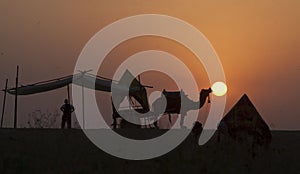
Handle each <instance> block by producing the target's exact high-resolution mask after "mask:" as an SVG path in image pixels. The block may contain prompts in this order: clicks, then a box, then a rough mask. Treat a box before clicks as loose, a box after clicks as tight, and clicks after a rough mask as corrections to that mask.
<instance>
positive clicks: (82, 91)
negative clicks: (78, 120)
mask: <svg viewBox="0 0 300 174" xmlns="http://www.w3.org/2000/svg"><path fill="white" fill-rule="evenodd" d="M81 95H82V127H83V129H84V128H85V126H84V124H85V123H84V87H83V84H82V86H81Z"/></svg>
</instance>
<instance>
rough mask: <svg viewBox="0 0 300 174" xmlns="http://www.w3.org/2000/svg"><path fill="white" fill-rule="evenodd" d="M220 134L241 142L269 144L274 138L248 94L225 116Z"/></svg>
mask: <svg viewBox="0 0 300 174" xmlns="http://www.w3.org/2000/svg"><path fill="white" fill-rule="evenodd" d="M218 130H219V132H221V133H222V134H226V135H229V136H230V137H232V138H235V139H239V140H241V141H244V142H245V141H248V140H249V139H251V141H252V142H254V143H258V144H261V145H262V144H269V143H270V142H271V139H272V136H271V132H270V129H269V127H268V125H267V124H266V123H265V121H264V120H263V118H262V117H261V115H260V114H259V113H258V111H257V110H256V108H255V107H254V105H253V104H252V102H251V101H250V99H249V98H248V96H247V95H246V94H244V95H243V96H242V98H241V99H240V100H239V101H238V102H237V103H236V104H235V105H234V106H233V108H232V109H231V110H230V111H229V112H228V113H227V114H226V115H225V116H224V118H223V119H222V120H221V122H220V124H219V126H218Z"/></svg>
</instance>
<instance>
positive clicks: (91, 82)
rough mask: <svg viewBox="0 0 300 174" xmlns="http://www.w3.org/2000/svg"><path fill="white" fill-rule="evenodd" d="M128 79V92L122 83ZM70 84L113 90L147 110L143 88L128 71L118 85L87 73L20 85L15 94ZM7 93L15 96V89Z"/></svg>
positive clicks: (28, 93)
mask: <svg viewBox="0 0 300 174" xmlns="http://www.w3.org/2000/svg"><path fill="white" fill-rule="evenodd" d="M128 77H130V78H131V79H133V80H132V81H131V84H130V85H128V86H129V90H128V87H126V85H125V84H124V81H125V80H126V79H128ZM71 83H73V84H75V85H79V86H83V87H86V88H90V89H95V90H98V91H105V92H111V90H112V89H113V90H114V91H117V92H118V93H119V94H121V96H120V99H122V100H123V99H124V98H125V97H126V96H128V95H129V96H132V97H133V98H135V99H136V100H137V101H138V102H139V103H140V104H141V106H142V107H143V108H144V109H146V110H149V104H148V99H147V93H146V89H145V87H144V86H142V85H141V84H140V82H139V81H138V80H137V79H136V78H134V77H133V75H132V74H131V73H130V72H129V71H128V70H127V71H126V72H125V73H124V75H123V76H122V78H121V80H120V82H119V83H118V82H115V81H112V80H110V79H106V78H103V77H98V76H95V75H92V74H89V73H78V74H75V75H70V76H66V77H62V78H58V79H53V80H48V81H44V82H39V83H35V84H30V85H25V86H23V85H22V86H20V87H18V88H17V93H18V95H31V94H37V93H42V92H47V91H51V90H55V89H59V88H62V87H65V86H67V85H69V84H71ZM129 83H130V82H129ZM7 92H8V93H9V94H13V95H15V94H16V88H11V89H7ZM128 93H129V94H128Z"/></svg>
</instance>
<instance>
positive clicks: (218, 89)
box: [211, 82, 227, 96]
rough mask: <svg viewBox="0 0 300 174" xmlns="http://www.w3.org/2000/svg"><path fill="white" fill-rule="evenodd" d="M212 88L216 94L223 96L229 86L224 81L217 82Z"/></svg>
mask: <svg viewBox="0 0 300 174" xmlns="http://www.w3.org/2000/svg"><path fill="white" fill-rule="evenodd" d="M211 89H212V93H213V94H214V95H216V96H223V95H225V94H226V92H227V86H226V84H225V83H224V82H215V83H214V84H213V85H212V87H211Z"/></svg>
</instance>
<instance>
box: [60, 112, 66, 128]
mask: <svg viewBox="0 0 300 174" xmlns="http://www.w3.org/2000/svg"><path fill="white" fill-rule="evenodd" d="M65 124H66V117H65V116H64V115H63V116H62V118H61V128H62V129H64V128H65Z"/></svg>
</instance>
